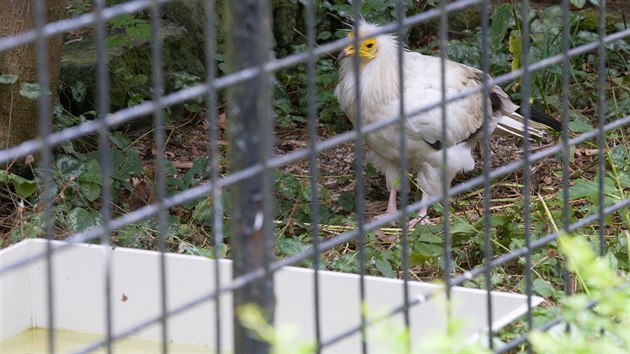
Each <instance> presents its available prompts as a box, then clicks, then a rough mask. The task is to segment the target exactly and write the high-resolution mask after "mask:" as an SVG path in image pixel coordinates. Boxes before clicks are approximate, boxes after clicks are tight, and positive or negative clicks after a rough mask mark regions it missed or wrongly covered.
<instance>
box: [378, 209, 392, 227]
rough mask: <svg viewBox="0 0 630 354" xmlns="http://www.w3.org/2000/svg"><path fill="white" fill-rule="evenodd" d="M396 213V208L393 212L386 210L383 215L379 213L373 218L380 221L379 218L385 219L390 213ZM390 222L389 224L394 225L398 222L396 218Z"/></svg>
mask: <svg viewBox="0 0 630 354" xmlns="http://www.w3.org/2000/svg"><path fill="white" fill-rule="evenodd" d="M394 213H396V211H395V210H394V211H393V212H385V214H381V215H377V216H375V217H374V219H373V220H374V221H379V220H382V219H385V218H386V217H388V216H390V215H392V214H394ZM388 224H389V225H394V224H396V219H394V220H392V221H390V222H389V223H388Z"/></svg>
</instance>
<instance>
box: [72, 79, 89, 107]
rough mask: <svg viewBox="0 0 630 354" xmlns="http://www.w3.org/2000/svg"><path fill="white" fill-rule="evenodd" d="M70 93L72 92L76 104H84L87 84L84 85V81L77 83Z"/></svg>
mask: <svg viewBox="0 0 630 354" xmlns="http://www.w3.org/2000/svg"><path fill="white" fill-rule="evenodd" d="M70 91H71V92H72V99H73V100H74V101H75V102H79V103H81V102H83V100H85V96H86V95H87V87H86V86H85V83H83V81H77V83H76V84H74V85H72V87H71V88H70Z"/></svg>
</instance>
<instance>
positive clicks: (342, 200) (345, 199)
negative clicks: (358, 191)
mask: <svg viewBox="0 0 630 354" xmlns="http://www.w3.org/2000/svg"><path fill="white" fill-rule="evenodd" d="M355 201H356V195H355V194H354V193H352V192H350V191H343V192H341V194H340V195H339V199H338V202H339V205H341V208H342V209H343V210H345V211H352V210H354V205H355Z"/></svg>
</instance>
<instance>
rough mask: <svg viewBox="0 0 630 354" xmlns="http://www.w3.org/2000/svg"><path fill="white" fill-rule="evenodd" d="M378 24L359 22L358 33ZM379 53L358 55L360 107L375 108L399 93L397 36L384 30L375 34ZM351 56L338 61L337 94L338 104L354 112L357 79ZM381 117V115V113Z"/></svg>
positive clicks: (374, 27) (376, 27)
mask: <svg viewBox="0 0 630 354" xmlns="http://www.w3.org/2000/svg"><path fill="white" fill-rule="evenodd" d="M378 29H379V27H378V26H375V25H371V24H362V25H361V27H360V32H361V33H366V34H368V35H369V33H370V32H374V31H376V30H378ZM375 39H376V43H377V48H378V54H377V55H376V57H375V58H374V59H370V60H365V59H359V60H360V62H359V74H360V77H359V81H360V85H361V90H360V93H361V109H362V110H369V111H372V112H376V110H377V109H378V108H379V107H381V106H382V105H383V104H384V103H386V102H389V101H391V100H392V99H396V98H398V97H399V96H400V92H399V87H398V39H397V38H396V37H395V36H393V35H388V34H383V35H378V36H376V37H375ZM353 60H355V58H354V57H347V58H344V59H342V60H341V62H340V71H339V87H338V88H337V90H338V98H339V103H340V105H341V108H342V109H343V110H344V111H346V112H347V113H350V112H354V105H355V95H356V90H355V86H356V79H355V75H354V63H353ZM383 118H384V117H383ZM350 119H352V120H353V119H354V114H353V113H352V114H350Z"/></svg>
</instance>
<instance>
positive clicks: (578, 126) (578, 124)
mask: <svg viewBox="0 0 630 354" xmlns="http://www.w3.org/2000/svg"><path fill="white" fill-rule="evenodd" d="M569 129H571V131H572V132H575V133H586V132H589V131H591V130H593V127H592V126H591V125H590V124H589V123H588V122H585V121H583V120H581V119H576V120H572V121H570V122H569Z"/></svg>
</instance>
